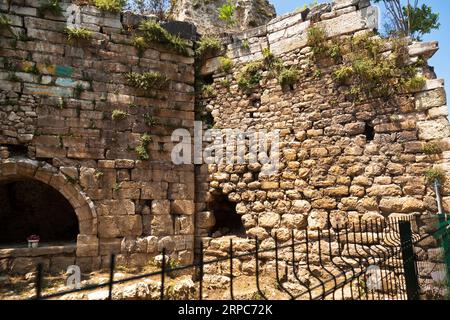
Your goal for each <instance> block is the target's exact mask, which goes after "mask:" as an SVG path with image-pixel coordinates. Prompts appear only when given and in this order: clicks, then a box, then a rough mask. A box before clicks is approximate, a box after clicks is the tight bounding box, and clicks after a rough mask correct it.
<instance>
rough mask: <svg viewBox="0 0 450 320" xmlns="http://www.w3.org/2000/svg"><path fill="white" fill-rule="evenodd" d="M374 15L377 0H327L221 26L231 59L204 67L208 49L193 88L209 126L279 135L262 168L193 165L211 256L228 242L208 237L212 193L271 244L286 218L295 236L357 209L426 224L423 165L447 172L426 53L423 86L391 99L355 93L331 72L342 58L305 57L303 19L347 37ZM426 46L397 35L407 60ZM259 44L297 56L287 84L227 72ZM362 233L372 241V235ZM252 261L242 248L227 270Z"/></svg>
mask: <svg viewBox="0 0 450 320" xmlns="http://www.w3.org/2000/svg"><path fill="white" fill-rule="evenodd" d="M377 18H378V11H377V8H376V7H372V6H370V3H369V1H335V3H334V4H332V5H322V6H319V7H317V8H316V9H313V10H312V11H311V12H309V13H307V12H306V14H305V12H303V13H293V14H288V15H286V16H282V17H279V18H277V19H275V20H273V21H271V22H269V23H268V24H267V25H266V26H262V27H260V28H256V29H251V30H247V31H245V32H242V33H238V34H233V35H232V36H230V37H229V41H228V42H227V51H226V56H227V57H228V58H230V59H231V60H232V62H233V64H234V66H233V69H232V70H231V71H230V72H229V73H226V72H223V70H220V68H216V69H214V66H220V63H219V62H218V58H210V59H208V60H206V61H205V62H204V67H203V69H202V71H203V75H207V74H210V73H211V72H212V73H213V77H214V83H213V84H212V89H209V90H208V95H203V100H202V106H203V108H204V109H203V110H204V112H205V113H210V114H211V115H212V117H213V118H214V128H218V129H228V128H236V129H241V130H244V131H249V130H260V129H266V130H268V131H271V130H275V129H278V130H280V135H281V145H280V156H281V166H280V170H279V171H278V172H277V173H276V174H273V175H264V174H262V173H261V170H262V167H261V165H234V166H233V165H229V164H213V165H209V166H206V165H205V166H204V167H203V168H202V169H199V172H201V174H200V175H197V177H196V178H197V181H199V182H201V181H204V180H206V179H207V180H208V181H209V182H208V185H206V186H205V185H202V186H201V187H198V188H197V192H198V195H197V200H198V201H199V202H200V203H199V204H198V206H199V208H204V210H199V212H198V213H197V215H198V217H197V221H204V220H207V221H209V222H206V221H205V222H203V223H202V225H197V234H198V236H199V237H200V238H201V239H202V241H203V245H204V247H205V248H206V249H205V250H206V253H207V254H208V255H209V256H210V257H211V258H215V257H219V256H226V255H227V252H228V248H229V239H228V238H218V239H211V238H208V237H207V235H208V234H209V235H210V226H211V225H213V224H214V213H213V212H210V211H208V210H207V207H208V202H209V201H214V196H215V195H217V194H225V195H227V196H228V198H229V200H230V201H231V202H233V203H235V204H236V213H237V214H239V215H241V216H242V221H243V225H244V227H245V229H246V233H247V236H248V237H249V238H256V237H257V238H258V239H259V240H262V243H261V249H263V248H270V247H273V246H274V238H275V237H277V238H278V240H279V241H280V244H281V245H282V244H284V243H289V241H291V236H292V233H291V231H292V230H294V237H295V240H298V241H302V240H304V239H305V232H312V231H313V230H317V229H328V228H331V229H332V231H333V229H334V230H336V229H337V228H339V224H337V222H336V221H340V223H344V224H347V222H350V223H352V222H355V223H357V224H358V223H359V221H362V223H363V225H364V222H365V221H369V223H370V221H384V220H385V219H388V218H393V217H397V218H398V217H407V216H416V217H417V218H418V221H419V222H418V227H417V228H416V231H417V232H418V233H420V234H421V235H422V236H426V235H427V233H428V232H430V221H429V218H430V216H431V215H433V214H435V213H436V211H437V206H436V200H435V196H434V192H433V190H432V186H431V185H430V183H429V182H428V181H427V179H426V177H425V173H426V171H427V170H428V169H430V168H433V167H441V168H442V169H444V170H445V171H446V175H447V177H448V168H449V161H448V159H449V151H448V150H449V140H448V137H449V131H448V130H449V123H448V119H447V107H446V106H445V105H446V96H445V91H444V88H443V87H444V84H443V81H442V80H438V79H435V76H434V74H433V73H432V72H430V70H429V68H428V66H427V65H426V64H424V65H423V67H422V68H420V70H417V71H418V72H419V74H423V75H424V76H425V77H426V78H427V80H426V83H425V84H424V86H423V88H420V89H418V90H417V89H416V90H412V91H409V92H398V93H396V96H395V98H394V99H389V100H383V99H362V100H361V101H357V100H353V99H351V98H349V96H348V94H347V93H346V92H347V91H346V87H345V85H342V84H341V85H340V84H337V83H336V81H335V79H334V75H333V73H334V71H335V70H337V69H338V68H339V66H340V62H336V61H333V60H332V59H328V60H327V59H321V60H320V59H319V60H318V59H315V58H314V53H313V48H312V47H311V46H310V45H309V44H308V30H309V29H310V28H312V27H314V28H322V29H324V30H325V33H326V37H327V38H341V39H348V37H349V36H350V37H351V36H355V35H356V36H358V35H363V34H364V33H365V32H367V31H372V30H374V29H376V28H377V27H378V21H377ZM242 43H248V44H250V45H249V46H247V47H244V46H243V45H242ZM389 50H390V49H389V48H387V49H386V53H385V54H386V55H388V54H389ZM436 50H437V43H434V42H430V43H419V42H411V41H410V42H409V43H408V45H407V54H408V59H409V61H417V59H419V58H420V59H424V61H426V60H427V59H428V58H430V57H431V56H432V55H433V54H434V53H435V52H436ZM267 52H270V53H272V54H273V55H274V56H275V57H276V58H279V59H281V61H282V65H283V66H284V67H285V68H289V67H296V68H297V69H298V70H299V77H298V78H299V80H298V81H296V83H295V84H293V85H291V86H290V87H289V86H288V87H287V88H286V87H283V86H281V85H280V82H279V78H277V77H276V76H275V77H273V76H271V75H270V73H269V72H268V71H264V72H263V74H262V78H261V80H260V81H259V84H257V85H256V86H255V88H253V90H250V91H248V90H247V91H246V90H242V88H240V87H239V85H238V81H237V79H239V75H240V73H241V72H242V70H243V69H244V68H245V67H246V66H247V65H248V63H249V62H253V61H257V60H259V61H262V60H263V59H264V53H265V54H266V55H267ZM343 59H345V56H344V58H343ZM341 63H342V62H341ZM317 70H319V71H317ZM211 92H213V93H211ZM368 128H369V129H373V132H372V134H368V133H367V130H368ZM369 131H370V130H369ZM371 135H372V136H371ZM430 143H436V144H438V145H439V146H440V148H441V149H442V151H443V152H442V153H441V152H438V154H427V153H426V152H425V151H424V149H426V145H429V144H430ZM449 186H450V185H449V181H448V179H447V180H446V182H445V184H444V185H443V187H442V192H443V196H444V207H445V208H448V199H449V195H450V193H449V192H450V189H449ZM202 201H203V202H204V203H202ZM446 210H448V209H446ZM306 230H308V231H306ZM330 239H331V240H332V241H333V242H332V246H338V243H337V242H336V241H337V239H335V236H334V234H333V236H332V237H331V238H330ZM234 240H235V242H236V243H237V244H236V246H240V247H242V249H241V250H238V251H239V252H248V251H250V250H254V240H246V239H240V238H236V237H234ZM325 241H328V239H326V240H325ZM425 242H426V243H425ZM372 244H379V242H378V241H377V240H376V239H375V240H374V242H373V243H372ZM436 245H437V243H436V242H435V240H433V238H432V237H429V238H428V240H427V241H424V242H422V243H420V244H419V248H417V251H418V252H420V253H422V254H421V255H419V256H420V259H421V260H427V253H428V254H429V255H430V256H431V255H432V252H434V251H433V250H434V249H433V248H434V247H435V246H436ZM327 246H328V245H327V244H326V245H325V247H327ZM299 252H304V249H303V251H301V250H300V251H299ZM315 253H317V252H315ZM353 254H354V253H353ZM349 255H350V256H351V255H352V254H351V253H350V254H349ZM272 259H273V257H271V256H266V257H265V258H264V257H263V258H262V261H263V262H264V263H265V266H262V268H263V269H264V268H267V269H269V270H270V269H273V265H272V264H271V261H272ZM254 265H255V261H246V260H245V259H244V260H243V261H237V266H236V270H241V271H242V272H244V273H252V272H254V271H251V268H254ZM281 269H282V268H281ZM221 270H222V271H221ZM226 270H227V264H226V263H224V264H223V265H222V266H220V265H213V266H211V270H208V271H209V272H211V273H212V274H217V273H221V272H222V273H224V274H226ZM425 273H426V272H425Z"/></svg>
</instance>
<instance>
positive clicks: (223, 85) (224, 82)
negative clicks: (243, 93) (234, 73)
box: [220, 79, 231, 89]
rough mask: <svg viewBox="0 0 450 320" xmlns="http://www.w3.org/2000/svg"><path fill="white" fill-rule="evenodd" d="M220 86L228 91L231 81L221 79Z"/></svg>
mask: <svg viewBox="0 0 450 320" xmlns="http://www.w3.org/2000/svg"><path fill="white" fill-rule="evenodd" d="M220 85H221V86H222V87H224V88H226V89H230V87H231V81H230V80H228V79H222V80H220Z"/></svg>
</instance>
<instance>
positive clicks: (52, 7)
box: [37, 0, 63, 17]
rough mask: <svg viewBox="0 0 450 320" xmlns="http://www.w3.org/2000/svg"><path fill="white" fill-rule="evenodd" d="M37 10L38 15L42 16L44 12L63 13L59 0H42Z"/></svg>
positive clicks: (55, 14)
mask: <svg viewBox="0 0 450 320" xmlns="http://www.w3.org/2000/svg"><path fill="white" fill-rule="evenodd" d="M37 12H38V15H39V16H40V17H43V16H44V15H45V14H46V13H50V14H52V15H54V16H60V15H62V13H63V9H62V8H61V5H60V1H59V0H44V1H41V3H40V4H39V7H38V8H37Z"/></svg>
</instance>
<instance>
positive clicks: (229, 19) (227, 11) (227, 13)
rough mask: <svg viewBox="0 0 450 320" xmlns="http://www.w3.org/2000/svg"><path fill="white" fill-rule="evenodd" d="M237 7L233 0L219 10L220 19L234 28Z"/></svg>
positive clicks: (229, 0)
mask: <svg viewBox="0 0 450 320" xmlns="http://www.w3.org/2000/svg"><path fill="white" fill-rule="evenodd" d="M235 12H236V5H235V4H233V2H232V1H231V0H228V1H227V3H225V4H224V5H223V6H221V7H220V8H219V9H218V13H219V19H220V20H222V21H223V22H225V23H226V25H227V26H233V25H234V24H235V23H236V20H235Z"/></svg>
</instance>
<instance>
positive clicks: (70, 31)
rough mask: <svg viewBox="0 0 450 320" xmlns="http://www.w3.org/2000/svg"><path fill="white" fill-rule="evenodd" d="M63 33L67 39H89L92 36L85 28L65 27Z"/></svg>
mask: <svg viewBox="0 0 450 320" xmlns="http://www.w3.org/2000/svg"><path fill="white" fill-rule="evenodd" d="M64 33H65V34H66V36H67V40H69V41H74V40H76V41H89V40H90V39H91V38H92V32H91V31H90V30H88V29H86V28H72V27H66V28H65V29H64Z"/></svg>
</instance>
